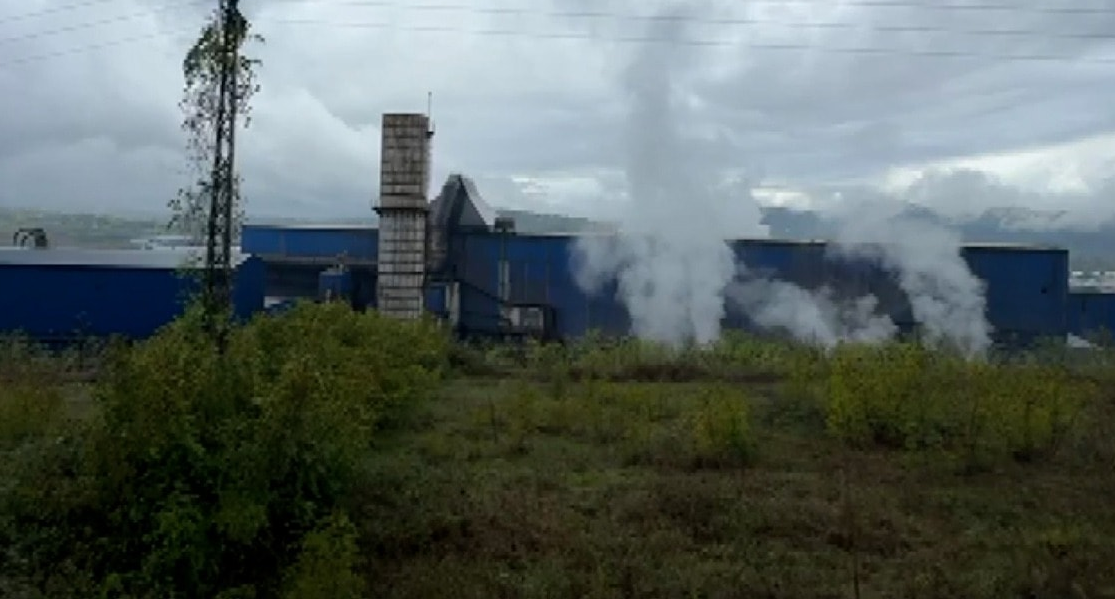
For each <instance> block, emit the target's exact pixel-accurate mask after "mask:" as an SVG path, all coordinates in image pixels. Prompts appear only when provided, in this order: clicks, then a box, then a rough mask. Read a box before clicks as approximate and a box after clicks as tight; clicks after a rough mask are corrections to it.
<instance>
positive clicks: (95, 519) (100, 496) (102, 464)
mask: <svg viewBox="0 0 1115 599" xmlns="http://www.w3.org/2000/svg"><path fill="white" fill-rule="evenodd" d="M446 350H447V341H446V339H445V337H444V336H443V335H442V334H441V333H440V331H438V330H437V327H436V325H434V324H433V323H430V322H425V321H423V322H400V321H395V320H391V319H387V318H383V317H380V316H378V315H377V314H374V313H371V314H359V313H355V312H352V311H351V310H348V309H346V308H344V307H343V306H339V305H312V304H309V305H302V306H299V307H297V308H295V309H294V310H293V311H291V312H289V313H287V314H284V315H282V316H278V317H270V316H261V317H259V318H257V319H255V320H253V321H252V322H251V323H249V324H247V325H245V326H242V327H237V328H235V329H234V330H233V332H232V334H231V338H230V340H229V345H228V348H227V351H226V353H225V354H224V355H219V354H218V352H217V351H216V350H215V348H214V346H213V345H212V344H211V343H210V342H209V341H208V340H207V338H206V337H205V335H204V334H203V329H202V327H201V326H200V319H199V316H198V314H196V313H193V312H191V313H190V314H188V315H187V316H185V317H184V318H183V319H181V320H180V321H177V322H175V323H173V324H171V325H169V326H167V327H166V328H165V329H164V330H162V331H161V332H160V333H159V334H158V335H156V336H155V337H154V338H152V339H150V340H148V341H146V342H144V343H141V344H138V345H136V346H135V347H134V348H131V349H126V350H119V351H117V352H116V353H114V354H113V355H112V356H111V357H110V359H109V361H108V368H107V370H106V373H105V376H104V378H103V380H102V381H101V382H100V383H99V384H98V387H97V391H96V400H97V404H98V408H99V413H98V415H97V418H96V419H95V420H93V421H91V422H89V423H87V424H86V425H85V426H83V427H81V428H74V429H73V430H72V431H70V432H69V433H68V434H66V435H62V436H59V437H58V438H47V437H42V436H40V437H39V438H37V439H33V440H31V441H26V440H25V441H24V442H23V444H22V446H21V451H22V453H23V454H25V455H26V456H27V458H26V459H22V460H8V463H9V464H14V466H11V467H10V468H11V469H12V470H13V471H14V474H15V475H16V476H15V480H16V483H15V484H14V485H13V488H11V489H7V490H6V491H7V492H5V493H3V496H2V497H0V501H3V506H2V507H3V508H4V510H5V513H7V514H10V515H12V516H11V520H10V521H9V522H8V523H7V527H6V532H5V531H0V534H4V535H5V536H6V537H7V539H0V540H8V541H11V542H12V543H13V544H14V545H15V546H16V553H18V555H19V556H20V557H21V560H22V561H23V564H24V570H25V574H26V577H27V578H28V579H30V580H31V581H32V582H33V583H34V585H35V586H37V587H39V588H41V589H44V588H47V587H50V586H51V585H57V584H59V583H58V581H57V575H56V574H55V572H56V571H57V568H56V565H57V564H65V563H71V564H74V565H75V568H76V570H77V571H78V572H81V573H85V574H86V575H87V576H85V579H87V580H92V581H93V582H94V583H95V586H96V587H97V588H98V589H99V592H103V593H107V594H108V595H110V596H127V597H155V596H157V597H214V596H223V597H247V596H252V597H275V596H278V595H279V593H280V592H281V591H282V589H283V582H284V579H285V580H286V581H287V587H288V590H289V591H290V592H291V593H293V595H291V596H307V595H305V594H304V593H303V591H302V590H299V589H303V588H304V586H303V585H304V582H290V581H291V580H294V581H307V580H311V579H314V578H315V577H320V575H321V574H320V569H321V566H320V563H319V562H320V560H321V559H324V558H322V557H321V555H322V552H323V551H326V550H328V551H340V552H341V553H342V554H345V552H346V551H348V549H346V547H347V545H346V543H348V542H349V541H348V540H346V539H348V537H346V536H345V535H344V534H342V533H343V531H341V529H342V528H344V526H343V522H342V521H341V520H339V519H338V518H339V517H338V516H336V515H335V510H336V509H337V506H338V505H340V502H341V500H342V499H343V498H344V496H345V494H346V493H347V492H348V491H349V489H351V488H352V486H353V485H354V484H355V483H356V482H357V480H358V479H357V477H358V476H359V474H360V470H359V466H360V464H361V463H362V460H363V459H364V458H365V457H366V453H367V451H368V450H369V448H370V447H371V445H372V443H373V441H374V440H375V437H376V431H377V430H381V429H383V428H385V427H388V426H391V425H392V424H393V423H394V422H396V421H397V420H398V419H399V418H402V417H404V416H405V415H406V414H407V412H408V409H409V407H410V406H412V405H413V404H414V403H415V402H417V401H418V400H420V399H422V398H423V397H426V396H427V395H428V394H429V393H430V392H431V391H432V390H433V389H434V388H435V386H436V385H437V384H438V380H439V377H440V375H441V373H442V371H443V369H444V367H445V362H446ZM44 483H46V484H45V486H44ZM330 518H332V519H330ZM323 522H326V523H327V524H325V525H323V524H322V523H323ZM329 523H331V524H329ZM323 526H324V528H322V527H323ZM338 527H340V528H338ZM314 531H316V532H314ZM307 534H309V535H310V536H309V537H307V536H306V535H307ZM315 535H316V536H315ZM336 535H340V537H337V536H336ZM338 538H340V540H336V539H338ZM334 541H336V543H339V545H337V544H336V543H334ZM350 553H351V552H350ZM346 555H347V554H346ZM346 559H347V558H346ZM337 567H338V568H339V570H338V571H335V572H334V576H335V577H336V579H337V581H341V580H344V579H345V576H346V574H345V573H344V571H343V570H344V569H345V568H346V567H347V566H345V565H344V564H338V565H337ZM291 568H293V570H290V569H291ZM284 573H286V574H285V575H284ZM292 577H293V578H292ZM76 578H80V577H76ZM76 578H75V580H76ZM75 584H76V583H75ZM291 585H293V586H291ZM345 585H347V583H345ZM345 588H349V587H348V586H345ZM291 589H293V590H291ZM86 591H87V589H86V590H81V591H78V590H75V588H74V587H73V586H71V587H70V588H69V589H68V590H67V591H65V592H62V591H59V594H60V595H66V594H70V595H73V594H84V593H85V592H86ZM338 592H341V589H338Z"/></svg>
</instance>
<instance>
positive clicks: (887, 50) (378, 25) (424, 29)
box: [259, 18, 1115, 64]
mask: <svg viewBox="0 0 1115 599" xmlns="http://www.w3.org/2000/svg"><path fill="white" fill-rule="evenodd" d="M259 21H260V22H268V23H276V24H287V25H310V26H324V27H338V28H357V29H392V30H397V31H408V32H414V33H465V34H468V35H476V36H481V37H489V36H490V37H522V38H528V39H537V40H544V39H545V40H596V41H609V42H618V43H633V44H647V43H650V44H653V43H661V44H676V45H683V46H714V47H716V46H721V47H723V46H737V47H741V48H745V49H748V50H759V51H762V50H773V51H779V50H782V51H804V50H819V51H823V52H831V53H835V54H858V55H880V56H887V55H896V56H921V57H938V58H990V59H995V60H1006V61H1043V62H1048V61H1065V62H1089V63H1101V64H1108V63H1111V64H1115V56H1112V57H1110V58H1108V57H1075V56H1066V55H1056V54H994V53H981V52H972V51H967V50H919V49H914V48H898V47H881V46H876V47H848V46H822V45H813V44H800V43H753V42H743V43H741V42H738V41H735V40H723V39H700V38H664V37H654V36H606V35H595V34H592V33H585V32H538V31H533V32H532V31H523V30H517V29H464V28H460V27H453V26H444V25H420V26H408V25H399V24H397V23H390V22H383V21H381V22H357V21H344V22H334V21H321V20H315V19H272V18H264V19H259ZM941 31H942V32H947V31H948V30H947V29H941ZM1089 39H1091V38H1089ZM1096 39H1115V34H1105V35H1104V37H1102V38H1096Z"/></svg>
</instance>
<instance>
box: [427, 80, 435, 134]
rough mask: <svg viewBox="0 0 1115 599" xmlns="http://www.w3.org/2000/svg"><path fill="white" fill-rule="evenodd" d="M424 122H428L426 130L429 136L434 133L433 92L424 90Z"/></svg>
mask: <svg viewBox="0 0 1115 599" xmlns="http://www.w3.org/2000/svg"><path fill="white" fill-rule="evenodd" d="M426 122H428V123H429V126H430V130H429V131H427V132H426V133H427V135H428V136H429V137H433V135H434V92H432V91H428V92H426Z"/></svg>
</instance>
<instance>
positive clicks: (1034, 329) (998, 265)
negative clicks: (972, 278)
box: [962, 246, 1069, 342]
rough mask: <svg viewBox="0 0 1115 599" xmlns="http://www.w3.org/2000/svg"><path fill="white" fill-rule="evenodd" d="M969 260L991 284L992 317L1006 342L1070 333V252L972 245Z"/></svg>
mask: <svg viewBox="0 0 1115 599" xmlns="http://www.w3.org/2000/svg"><path fill="white" fill-rule="evenodd" d="M962 253H963V256H964V259H965V260H966V261H967V262H968V266H969V267H970V268H971V269H972V273H973V274H975V275H976V276H977V277H979V278H980V279H981V280H983V281H984V283H985V284H986V286H987V289H986V298H987V316H988V321H990V323H991V325H992V326H993V327H994V328H995V336H996V338H997V339H998V340H1000V341H1005V342H1010V341H1022V342H1026V341H1030V340H1033V339H1034V338H1035V337H1053V336H1056V337H1064V336H1065V334H1066V333H1067V332H1068V321H1067V314H1068V299H1069V298H1068V296H1069V292H1068V291H1069V254H1068V251H1067V250H1061V249H1044V248H1017V247H1003V246H967V247H965V248H964V250H963V252H962Z"/></svg>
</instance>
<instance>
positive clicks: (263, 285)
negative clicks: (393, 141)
mask: <svg viewBox="0 0 1115 599" xmlns="http://www.w3.org/2000/svg"><path fill="white" fill-rule="evenodd" d="M427 218H428V221H427V231H426V247H427V250H426V255H425V258H424V259H425V262H426V265H425V289H424V300H425V301H424V304H425V309H426V310H427V311H429V312H432V313H434V314H436V315H438V316H440V317H442V318H444V319H446V320H447V321H449V322H450V323H451V324H452V325H453V327H454V328H455V329H456V330H457V331H458V332H459V333H461V334H462V335H470V334H476V335H485V336H487V335H497V336H502V335H521V334H529V335H540V336H544V337H551V338H572V337H577V336H580V335H583V334H585V333H586V332H588V331H591V330H598V331H601V332H604V333H606V334H617V335H619V334H625V333H627V332H629V329H630V324H631V321H630V317H629V315H628V314H627V311H626V309H625V308H624V306H623V304H622V302H620V301H619V300H618V299H617V293H616V287H617V285H616V282H615V281H611V282H607V283H606V284H605V285H604V286H603V288H602V290H601V291H600V292H598V293H595V294H588V293H585V292H583V291H582V290H581V288H580V287H579V286H578V285H577V282H576V272H577V271H578V264H577V260H578V252H577V247H576V245H577V241H578V239H579V237H578V236H575V235H552V234H551V235H541V234H518V233H516V232H515V231H514V223H512V222H509V221H507V220H504V219H499V218H497V217H496V213H495V211H494V210H492V209H491V208H490V207H489V206H488V205H487V204H486V203H485V202H484V200H483V198H482V197H481V196H480V194H479V192H478V191H477V190H476V188H475V186H474V185H473V184H472V183H471V181H469V180H468V179H467V178H465V177H462V176H459V175H453V176H451V177H450V178H449V180H448V181H447V182H446V184H445V185H444V186H443V188H442V190H441V193H440V194H439V195H438V196H437V198H436V199H435V200H433V201H432V202H431V203H430V206H429V210H428V213H427ZM382 242H383V239H381V238H380V235H379V233H378V231H377V229H376V228H375V227H372V226H325V227H312V226H297V227H290V226H271V225H261V224H247V225H245V226H244V228H243V231H242V236H241V251H242V252H243V253H244V255H245V256H251V257H244V258H242V260H241V261H240V262H239V263H238V267H237V272H236V286H235V294H236V300H235V302H236V311H237V313H238V314H239V315H240V316H247V315H249V314H252V313H254V312H257V311H259V310H262V309H263V308H264V307H265V306H266V305H267V303H268V302H279V301H282V300H288V299H293V298H319V299H331V300H341V301H346V302H349V303H351V305H352V306H353V307H354V308H356V309H368V308H374V307H375V304H376V296H377V294H376V291H377V289H376V288H377V269H378V268H379V267H382V266H383V265H381V264H379V263H378V262H379V261H378V258H379V256H380V255H381V253H382V250H381V249H380V245H381V243H382ZM728 244H729V247H730V248H731V250H732V251H733V253H734V254H735V257H736V259H737V262H738V263H741V264H743V265H745V266H746V268H747V270H748V271H749V272H752V273H756V274H758V275H761V276H764V277H769V278H774V279H780V280H785V281H789V282H792V283H795V284H796V285H799V286H801V287H804V288H807V289H818V288H820V287H827V288H829V289H830V290H832V291H833V292H835V293H836V294H837V295H839V296H845V297H859V296H862V295H865V294H868V293H870V294H871V295H874V296H875V297H876V298H877V299H878V300H879V306H880V310H881V311H883V312H884V313H886V314H887V315H888V316H890V318H891V319H892V320H893V321H894V322H895V323H896V324H898V325H899V327H900V328H902V329H911V328H912V327H913V326H914V320H913V317H912V315H911V310H910V305H909V301H908V300H907V298H906V297H905V294H904V293H903V292H902V291H901V289H900V288H899V286H898V283H897V281H896V278H895V276H894V274H893V273H892V272H890V271H888V270H887V269H886V268H884V267H883V266H882V265H881V264H879V263H876V262H872V261H871V260H867V259H863V258H841V257H838V256H834V255H833V252H831V251H830V248H829V246H828V244H826V243H825V242H820V241H802V242H798V241H785V240H769V239H762V240H735V241H730V242H728ZM961 255H962V257H963V258H964V260H965V261H966V263H967V264H968V266H969V267H970V269H971V271H972V272H973V273H974V274H975V275H976V276H977V277H978V278H980V279H981V280H982V281H983V282H984V284H985V285H986V301H987V317H988V320H989V321H990V324H991V325H992V327H993V328H994V330H995V336H996V338H997V340H998V341H1003V342H1015V341H1028V340H1031V339H1034V338H1037V337H1064V336H1065V335H1066V334H1068V333H1077V334H1081V333H1084V332H1089V331H1092V330H1094V329H1097V328H1113V327H1115V295H1109V294H1101V293H1087V294H1083V293H1070V292H1069V288H1068V285H1069V270H1068V252H1067V251H1066V250H1063V249H1058V248H1046V247H1021V246H1011V245H994V244H971V245H967V246H965V247H963V248H962V250H961ZM185 258H186V254H185V253H183V252H182V251H175V250H146V251H144V250H138V251H137V250H130V251H128V250H125V251H106V250H63V249H49V248H45V249H28V248H18V249H17V248H12V249H10V250H0V331H14V330H22V331H24V332H27V333H29V334H31V335H33V336H35V337H39V338H43V339H65V338H72V337H74V336H79V335H109V334H119V335H124V336H128V337H143V336H146V335H149V334H151V333H152V332H153V331H154V330H155V329H157V328H158V327H160V326H162V325H163V324H165V323H167V322H169V321H170V320H172V319H173V318H174V317H175V316H176V315H177V314H179V313H180V312H181V309H182V306H183V303H182V300H183V298H184V295H185V294H186V292H188V291H189V290H190V285H191V282H190V281H189V280H185V279H182V278H181V277H180V276H179V273H178V270H179V269H180V268H181V267H182V266H183V265H184V263H185ZM724 325H725V326H727V327H730V328H743V329H747V328H753V325H752V323H751V322H750V321H749V320H748V318H747V316H746V315H745V314H741V313H740V312H739V311H738V310H732V309H729V310H728V312H727V315H726V316H725V318H724Z"/></svg>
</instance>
